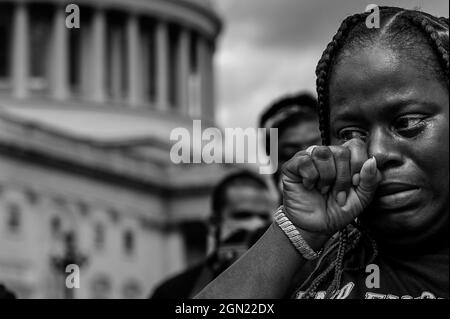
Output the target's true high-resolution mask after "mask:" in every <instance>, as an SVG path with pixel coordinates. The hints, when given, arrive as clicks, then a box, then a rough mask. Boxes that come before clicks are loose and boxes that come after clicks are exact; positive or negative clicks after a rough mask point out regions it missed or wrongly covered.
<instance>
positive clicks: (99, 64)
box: [91, 9, 106, 103]
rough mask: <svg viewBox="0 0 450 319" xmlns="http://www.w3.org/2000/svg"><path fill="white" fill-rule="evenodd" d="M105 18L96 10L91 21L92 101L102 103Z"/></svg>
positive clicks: (103, 91) (103, 99) (103, 95)
mask: <svg viewBox="0 0 450 319" xmlns="http://www.w3.org/2000/svg"><path fill="white" fill-rule="evenodd" d="M105 46H106V18H105V13H104V11H103V10H100V9H98V10H96V11H95V12H94V15H93V21H92V62H93V63H92V65H91V67H92V70H91V72H92V92H91V97H92V100H93V101H95V102H98V103H102V102H104V101H105V99H106V92H105V86H106V84H105V78H106V75H105V53H106V50H105Z"/></svg>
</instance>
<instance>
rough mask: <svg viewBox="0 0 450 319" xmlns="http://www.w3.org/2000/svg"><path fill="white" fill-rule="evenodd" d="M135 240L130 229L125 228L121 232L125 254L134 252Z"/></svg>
mask: <svg viewBox="0 0 450 319" xmlns="http://www.w3.org/2000/svg"><path fill="white" fill-rule="evenodd" d="M135 246H136V242H135V236H134V233H133V232H132V231H131V230H126V231H125V232H124V234H123V247H124V250H125V254H126V255H132V254H133V253H134V250H135V248H136V247H135Z"/></svg>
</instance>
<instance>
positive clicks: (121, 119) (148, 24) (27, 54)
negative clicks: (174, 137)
mask: <svg viewBox="0 0 450 319" xmlns="http://www.w3.org/2000/svg"><path fill="white" fill-rule="evenodd" d="M75 3H76V5H77V6H78V8H79V13H80V16H79V18H80V20H79V21H80V25H79V26H80V27H79V28H67V25H66V22H67V21H66V19H67V17H68V16H69V15H70V14H73V13H74V12H75V11H70V12H66V6H67V5H68V4H69V3H68V2H66V1H57V0H48V1H33V0H15V1H4V0H0V43H1V44H2V45H1V46H0V282H3V283H5V284H6V285H7V286H8V287H9V288H10V289H11V290H13V291H14V292H15V293H16V294H17V295H18V297H20V298H62V297H64V296H66V297H67V289H65V288H64V279H65V274H64V273H63V270H61V269H59V270H58V269H57V268H56V266H55V260H57V258H61V257H63V256H65V254H64V252H65V249H67V245H68V244H67V241H66V239H67V238H68V236H70V237H71V238H72V239H73V242H74V243H75V247H76V250H77V252H78V253H79V254H80V256H83V257H85V259H84V262H82V261H83V258H80V259H76V260H78V261H79V263H80V288H78V289H73V290H71V291H70V295H71V297H74V298H144V297H147V296H148V295H149V293H150V292H151V290H152V289H153V288H154V286H155V285H156V284H158V283H159V282H160V281H161V280H163V279H164V278H166V277H167V276H169V275H171V274H174V273H175V272H177V271H180V270H182V269H183V268H184V267H186V266H187V265H188V264H191V263H192V262H193V261H195V260H198V259H199V258H200V256H201V255H202V254H203V253H204V249H205V247H204V245H205V242H204V238H203V237H204V236H203V233H204V228H203V226H202V222H203V221H205V220H206V219H207V218H208V215H209V212H210V207H209V194H210V191H211V188H212V186H213V185H214V184H215V183H216V182H217V181H218V179H220V178H221V177H222V176H223V175H224V174H225V173H226V171H227V168H226V167H224V166H222V165H218V164H217V165H216V164H214V165H203V164H192V165H175V164H173V163H171V161H170V157H169V150H170V147H171V142H170V139H169V135H170V131H171V130H172V129H173V128H176V127H186V128H188V129H191V128H192V120H193V119H201V120H202V123H205V125H208V126H214V70H213V56H214V52H215V47H216V41H217V37H218V36H219V33H220V30H221V21H220V18H219V17H218V15H217V14H216V12H215V11H214V9H213V7H212V6H211V4H210V3H209V1H206V0H204V1H199V0H197V1H194V0H190V1H188V0H126V1H125V0H95V1H94V0H90V1H88V0H78V1H76V2H75ZM72 22H73V20H72ZM194 151H195V150H194Z"/></svg>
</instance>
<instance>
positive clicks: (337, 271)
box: [301, 7, 449, 299]
mask: <svg viewBox="0 0 450 319" xmlns="http://www.w3.org/2000/svg"><path fill="white" fill-rule="evenodd" d="M379 10H380V11H379V12H380V18H381V25H380V28H379V29H369V28H367V27H366V25H365V21H366V19H367V17H368V16H369V14H370V13H369V12H366V13H358V14H355V15H352V16H349V17H347V18H346V19H345V20H344V21H343V22H342V24H341V26H340V27H339V29H338V31H337V33H336V34H335V36H334V37H333V39H332V41H331V42H330V43H329V44H328V46H327V47H326V49H325V51H324V52H323V55H322V57H321V59H320V61H319V63H318V65H317V68H316V76H317V81H316V86H317V96H318V104H319V110H318V113H319V124H320V132H321V136H322V142H323V144H324V145H330V142H331V138H330V136H331V134H330V106H329V84H330V77H331V75H332V71H333V67H334V66H335V65H336V64H337V62H338V61H339V57H340V55H341V54H343V52H345V50H349V49H350V48H352V47H356V46H362V45H364V44H365V43H367V42H368V41H372V43H373V42H374V41H376V40H379V41H384V43H388V44H389V45H390V46H392V47H394V48H395V49H398V50H402V49H403V50H405V48H407V47H408V46H409V48H408V49H410V48H413V47H414V46H417V45H418V44H420V45H421V48H422V47H423V48H426V49H429V52H426V53H429V54H428V56H425V58H424V57H423V55H424V54H423V51H422V52H420V53H418V54H417V53H416V54H415V55H416V56H414V50H408V51H407V52H408V54H410V55H413V56H412V57H411V58H416V59H421V60H420V62H421V63H419V64H418V65H425V66H426V67H429V68H432V70H433V72H434V73H435V74H436V75H437V76H438V78H439V79H440V80H442V81H443V82H444V83H445V84H446V85H447V87H448V73H449V56H448V51H449V22H448V18H438V17H435V16H432V15H429V14H427V13H424V12H421V11H415V10H406V9H402V8H397V7H380V8H379ZM399 37H401V38H399ZM436 62H437V63H436ZM353 226H356V229H357V231H358V232H359V235H358V236H353V237H352V241H349V231H350V229H351V227H353ZM353 230H354V229H353ZM362 235H365V236H366V238H368V239H369V240H370V242H371V243H372V247H373V255H372V257H371V259H370V260H371V261H373V260H374V259H375V258H376V256H377V247H376V243H375V242H374V241H373V240H372V239H371V238H370V235H369V234H368V231H367V230H364V229H363V228H362V226H361V225H360V224H358V223H355V224H353V225H351V226H348V227H346V228H345V229H343V230H342V231H341V232H340V233H339V242H338V245H337V246H338V249H337V251H336V252H335V260H334V261H333V262H331V263H330V264H329V265H328V266H327V267H326V268H325V269H324V270H323V271H322V272H321V273H319V274H318V275H317V276H315V274H313V276H311V277H310V278H312V277H313V278H315V279H314V280H312V282H311V283H308V282H307V283H306V284H309V286H307V289H306V290H305V293H303V294H302V296H301V298H305V299H307V298H313V297H314V295H315V293H316V291H317V289H318V287H319V285H320V284H321V283H323V282H324V281H325V280H326V278H327V277H328V276H329V274H331V273H332V271H333V270H334V278H333V281H332V282H331V284H330V286H329V287H328V289H327V291H326V294H325V298H333V297H335V296H336V294H337V292H338V290H339V287H340V281H341V276H342V273H343V261H344V258H345V256H346V255H348V254H349V253H350V252H351V251H352V250H354V249H355V247H356V246H357V245H358V242H361V238H362V237H363V236H362ZM318 269H320V268H318Z"/></svg>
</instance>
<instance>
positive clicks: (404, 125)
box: [393, 115, 425, 137]
mask: <svg viewBox="0 0 450 319" xmlns="http://www.w3.org/2000/svg"><path fill="white" fill-rule="evenodd" d="M424 119H425V117H424V116H423V115H422V116H418V115H413V116H402V117H399V118H398V119H397V120H395V122H394V124H393V129H394V130H395V131H397V133H399V134H401V135H404V136H406V137H413V136H415V135H417V134H419V133H420V131H421V130H422V129H423V125H424V124H425V121H424Z"/></svg>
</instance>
